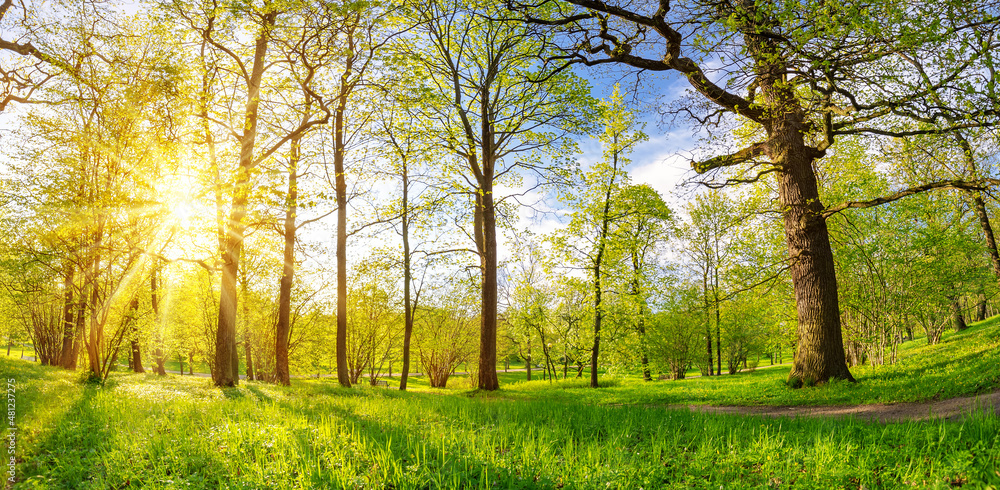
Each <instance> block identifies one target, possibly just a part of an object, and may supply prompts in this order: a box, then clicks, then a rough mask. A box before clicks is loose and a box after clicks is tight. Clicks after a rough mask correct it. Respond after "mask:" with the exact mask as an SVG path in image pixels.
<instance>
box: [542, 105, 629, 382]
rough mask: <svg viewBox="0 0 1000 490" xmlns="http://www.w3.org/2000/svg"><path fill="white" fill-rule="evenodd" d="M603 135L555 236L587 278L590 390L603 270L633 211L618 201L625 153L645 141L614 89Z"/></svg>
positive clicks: (601, 311)
mask: <svg viewBox="0 0 1000 490" xmlns="http://www.w3.org/2000/svg"><path fill="white" fill-rule="evenodd" d="M600 107H601V121H602V123H603V124H604V132H603V133H602V134H601V135H600V137H599V139H600V142H601V146H602V149H603V159H602V160H601V161H599V162H596V163H594V164H593V166H592V167H591V168H590V170H589V171H587V172H584V173H583V174H582V175H581V176H580V178H581V180H580V185H582V186H583V187H584V189H583V191H582V192H578V191H574V193H572V194H570V195H569V196H568V199H569V201H570V206H571V208H572V209H573V211H572V214H571V218H570V223H569V225H568V226H567V228H566V231H565V232H564V233H561V234H559V235H558V236H556V237H555V245H556V247H557V248H558V249H560V250H562V251H563V253H565V254H566V255H567V256H569V257H570V258H571V259H572V260H573V261H574V262H575V263H577V264H580V266H581V267H582V268H583V269H585V270H586V271H587V272H588V273H589V274H590V276H591V277H590V284H591V286H590V289H591V297H592V298H593V302H594V335H593V344H592V347H591V351H590V386H591V387H593V388H596V387H597V386H598V384H597V370H598V361H599V358H600V350H601V325H602V322H603V320H604V317H605V315H606V312H605V308H606V306H605V305H604V298H603V294H604V293H605V291H606V289H607V284H605V282H607V278H606V277H605V276H607V275H608V271H607V268H608V267H609V265H614V264H615V263H616V260H614V258H613V257H612V258H611V259H610V260H609V256H610V255H611V254H612V253H618V252H619V250H617V245H618V243H617V239H618V236H617V234H616V233H617V230H616V228H617V227H619V226H621V224H622V223H623V222H624V220H625V218H626V217H627V216H629V215H630V214H632V212H633V210H632V209H630V208H629V207H627V206H626V205H625V202H624V201H623V199H622V195H623V189H625V188H627V187H628V174H627V173H626V171H625V167H626V166H627V165H628V164H629V162H630V161H629V159H628V157H627V156H628V154H629V153H630V152H631V151H632V149H633V148H634V147H635V145H636V144H638V143H639V142H641V141H643V140H645V139H646V135H645V134H643V133H642V131H639V130H636V129H635V115H634V114H632V113H631V112H629V111H628V110H627V109H626V108H625V106H624V99H623V97H622V94H621V93H620V92H619V89H618V86H615V89H614V91H613V93H612V94H611V98H610V100H608V101H605V102H602V103H601V106H600Z"/></svg>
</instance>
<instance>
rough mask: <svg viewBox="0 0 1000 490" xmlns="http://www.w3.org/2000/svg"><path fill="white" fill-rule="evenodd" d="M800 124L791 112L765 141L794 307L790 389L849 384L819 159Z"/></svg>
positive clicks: (776, 123)
mask: <svg viewBox="0 0 1000 490" xmlns="http://www.w3.org/2000/svg"><path fill="white" fill-rule="evenodd" d="M785 100H791V97H790V96H789V98H788V99H785ZM803 120H804V118H803V116H802V114H801V111H800V110H790V111H789V112H788V113H787V114H786V115H785V116H784V117H783V118H781V119H776V120H775V121H774V122H773V124H772V127H771V128H770V132H769V140H768V155H769V156H770V158H771V160H772V161H773V162H775V163H776V164H779V165H781V167H782V172H780V173H779V174H778V175H779V177H778V191H779V196H780V199H781V205H782V207H783V208H784V223H785V237H786V239H787V244H788V256H789V258H790V260H791V264H790V272H791V275H792V284H793V286H794V289H795V300H796V301H795V303H796V306H797V309H798V330H797V337H798V347H797V349H796V350H795V360H794V364H793V367H792V370H791V373H789V376H788V381H789V384H790V385H791V386H793V387H798V386H802V385H803V384H805V385H810V384H813V383H823V382H826V381H828V380H830V379H847V380H850V381H854V377H853V376H852V375H851V372H850V371H849V370H848V369H847V360H846V358H845V356H844V341H843V337H842V332H841V326H840V306H839V303H838V298H837V277H836V273H835V269H834V261H833V251H832V249H831V247H830V236H829V232H828V230H827V226H826V220H825V219H824V218H823V217H822V216H820V213H821V212H822V211H823V205H822V203H821V202H820V199H819V189H818V185H817V182H816V174H815V173H814V171H813V166H812V165H813V160H814V159H815V158H816V157H818V156H819V155H818V153H817V152H816V151H815V150H814V149H812V148H809V147H807V146H806V145H805V142H804V140H803V134H804V133H805V128H804V124H803Z"/></svg>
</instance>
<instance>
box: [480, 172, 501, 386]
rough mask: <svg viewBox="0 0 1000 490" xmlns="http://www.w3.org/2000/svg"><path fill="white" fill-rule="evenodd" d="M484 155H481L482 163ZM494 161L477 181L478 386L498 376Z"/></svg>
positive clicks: (497, 382) (491, 382)
mask: <svg viewBox="0 0 1000 490" xmlns="http://www.w3.org/2000/svg"><path fill="white" fill-rule="evenodd" d="M484 157H485V155H484ZM485 161H486V158H484V162H485ZM492 167H493V164H492V163H490V164H489V172H488V175H490V177H489V178H487V179H483V180H482V181H481V182H480V186H481V188H482V199H481V203H482V220H483V225H482V226H483V228H482V230H483V254H482V257H483V258H482V263H483V272H482V274H483V284H482V303H483V306H482V313H481V315H480V330H479V389H481V390H496V389H498V388H500V380H499V379H498V378H497V371H496V365H497V236H496V209H495V208H494V202H493V177H492V174H493V172H492V170H493V169H492Z"/></svg>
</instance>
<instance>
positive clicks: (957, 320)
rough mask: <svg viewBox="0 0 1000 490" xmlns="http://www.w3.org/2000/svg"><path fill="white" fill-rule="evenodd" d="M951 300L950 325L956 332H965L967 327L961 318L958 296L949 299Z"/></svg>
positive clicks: (963, 318)
mask: <svg viewBox="0 0 1000 490" xmlns="http://www.w3.org/2000/svg"><path fill="white" fill-rule="evenodd" d="M949 299H950V300H951V320H952V325H954V326H955V331H956V332H961V331H962V330H965V329H966V328H967V327H968V325H966V324H965V317H963V316H962V303H961V301H959V300H960V297H959V296H958V295H955V296H952V297H951V298H949Z"/></svg>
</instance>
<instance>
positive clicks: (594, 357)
mask: <svg viewBox="0 0 1000 490" xmlns="http://www.w3.org/2000/svg"><path fill="white" fill-rule="evenodd" d="M611 169H612V171H611V178H610V179H608V187H607V189H606V190H605V192H604V206H603V209H602V211H601V230H600V235H598V237H597V255H596V256H595V257H594V263H593V267H594V282H593V287H594V289H593V292H594V346H593V347H591V349H590V387H591V388H597V387H598V384H597V361H598V359H599V357H600V350H601V321H602V320H603V317H604V310H603V306H602V305H601V292H602V291H601V290H602V286H601V272H602V270H601V267H602V266H603V262H604V248H605V245H606V241H607V238H608V232H609V229H610V225H611V190H612V189H613V188H614V186H615V179H616V178H617V177H618V152H614V153H613V155H612V167H611Z"/></svg>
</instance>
